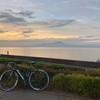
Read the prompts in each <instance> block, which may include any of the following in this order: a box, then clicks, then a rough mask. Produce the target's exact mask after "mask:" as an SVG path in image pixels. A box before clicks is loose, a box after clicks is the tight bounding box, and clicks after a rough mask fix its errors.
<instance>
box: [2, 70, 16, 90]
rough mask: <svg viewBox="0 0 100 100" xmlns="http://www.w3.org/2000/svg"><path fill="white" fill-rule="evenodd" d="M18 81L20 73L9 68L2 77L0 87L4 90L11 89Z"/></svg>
mask: <svg viewBox="0 0 100 100" xmlns="http://www.w3.org/2000/svg"><path fill="white" fill-rule="evenodd" d="M17 83H18V75H17V73H16V72H14V71H11V70H8V71H5V72H4V73H3V74H2V75H1V78H0V87H1V89H2V90H4V91H11V90H13V89H14V88H15V86H16V85H17Z"/></svg>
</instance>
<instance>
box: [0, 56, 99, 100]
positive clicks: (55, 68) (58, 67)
mask: <svg viewBox="0 0 100 100" xmlns="http://www.w3.org/2000/svg"><path fill="white" fill-rule="evenodd" d="M9 61H14V62H16V63H17V64H18V66H20V67H19V69H20V70H21V71H23V72H25V71H26V70H27V69H28V68H29V63H28V62H29V61H25V60H24V61H23V60H18V59H11V58H10V59H8V58H2V57H1V58H0V63H1V64H5V63H6V62H9ZM35 68H38V69H44V70H46V71H47V72H48V73H49V76H50V85H49V87H48V90H59V91H64V92H72V93H76V94H79V95H83V96H89V97H92V98H95V99H98V98H100V69H91V68H84V67H78V66H70V65H63V64H52V63H45V62H37V63H36V64H35V65H34V66H33V69H35ZM6 69H8V68H6V67H3V68H1V69H0V73H2V71H4V70H6ZM18 86H19V87H23V84H22V82H21V81H20V82H19V85H18Z"/></svg>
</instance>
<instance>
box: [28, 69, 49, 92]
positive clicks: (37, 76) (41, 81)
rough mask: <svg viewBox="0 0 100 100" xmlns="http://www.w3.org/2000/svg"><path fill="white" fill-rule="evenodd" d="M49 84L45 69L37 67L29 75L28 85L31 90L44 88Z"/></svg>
mask: <svg viewBox="0 0 100 100" xmlns="http://www.w3.org/2000/svg"><path fill="white" fill-rule="evenodd" d="M48 84H49V75H48V73H47V72H46V71H44V70H41V69H38V70H36V71H34V72H32V73H31V74H30V76H29V85H30V86H31V88H32V89H33V90H36V91H39V90H44V89H45V88H46V87H47V86H48Z"/></svg>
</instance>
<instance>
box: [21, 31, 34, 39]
mask: <svg viewBox="0 0 100 100" xmlns="http://www.w3.org/2000/svg"><path fill="white" fill-rule="evenodd" d="M33 32H34V31H33V30H32V29H27V30H24V31H23V32H22V35H23V36H25V37H30V36H31V35H32V34H31V33H33Z"/></svg>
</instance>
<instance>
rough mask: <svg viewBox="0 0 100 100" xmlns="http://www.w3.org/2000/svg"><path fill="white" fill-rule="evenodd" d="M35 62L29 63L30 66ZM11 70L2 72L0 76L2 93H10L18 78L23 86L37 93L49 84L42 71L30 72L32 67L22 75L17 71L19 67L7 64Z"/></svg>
mask: <svg viewBox="0 0 100 100" xmlns="http://www.w3.org/2000/svg"><path fill="white" fill-rule="evenodd" d="M35 63H36V61H31V62H30V64H31V65H32V64H35ZM7 65H8V66H9V65H10V66H11V67H12V69H11V70H6V71H4V72H3V73H2V74H1V76H0V88H1V89H2V90H3V91H6V92H8V91H11V90H13V89H15V87H16V86H17V84H18V81H19V77H20V78H21V79H22V80H23V82H24V85H25V86H26V85H29V86H30V87H31V88H32V89H33V90H36V91H39V90H44V89H46V88H47V86H48V84H49V75H48V73H47V72H46V71H44V70H42V69H35V70H32V66H31V67H30V68H29V69H28V70H27V72H26V73H25V74H24V75H23V74H22V73H21V72H20V70H19V69H18V67H19V66H17V64H16V63H15V62H8V64H7Z"/></svg>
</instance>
